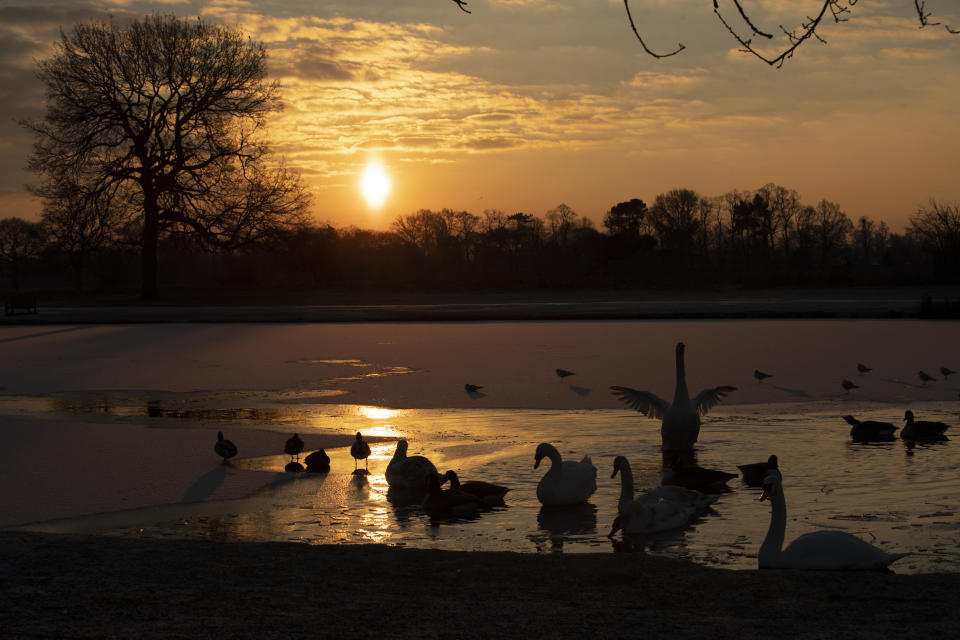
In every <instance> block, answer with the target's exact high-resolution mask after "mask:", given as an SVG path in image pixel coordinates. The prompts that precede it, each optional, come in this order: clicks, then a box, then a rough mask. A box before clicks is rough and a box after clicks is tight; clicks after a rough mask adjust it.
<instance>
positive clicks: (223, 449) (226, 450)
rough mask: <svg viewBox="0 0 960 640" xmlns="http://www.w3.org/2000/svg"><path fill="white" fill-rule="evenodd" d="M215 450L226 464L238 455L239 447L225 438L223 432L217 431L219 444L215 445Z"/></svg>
mask: <svg viewBox="0 0 960 640" xmlns="http://www.w3.org/2000/svg"><path fill="white" fill-rule="evenodd" d="M213 450H214V451H215V452H216V454H217V455H218V456H220V457H221V458H223V462H224V464H226V462H227V460H229V459H230V458H232V457H234V456H235V455H237V445H235V444H233V443H232V442H231V441H229V440H227V439H226V438H224V437H223V432H222V431H217V442H216V444H214V445H213Z"/></svg>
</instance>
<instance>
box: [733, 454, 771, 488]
mask: <svg viewBox="0 0 960 640" xmlns="http://www.w3.org/2000/svg"><path fill="white" fill-rule="evenodd" d="M737 469H740V475H741V476H742V477H743V481H744V483H746V485H747V486H748V487H759V486H760V485H762V484H763V479H764V478H766V477H767V473H769V472H770V470H771V469H777V471H779V464H778V462H777V456H770V457H769V458H767V461H766V462H752V463H750V464H739V465H737Z"/></svg>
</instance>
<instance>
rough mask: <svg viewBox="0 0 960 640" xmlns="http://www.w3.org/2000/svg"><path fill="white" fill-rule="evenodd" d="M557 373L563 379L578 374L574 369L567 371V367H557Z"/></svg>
mask: <svg viewBox="0 0 960 640" xmlns="http://www.w3.org/2000/svg"><path fill="white" fill-rule="evenodd" d="M557 375H558V376H560V379H561V380H563V379H564V378H566V377H567V376H573V375H576V374H575V373H574V372H573V371H567V370H566V369H557Z"/></svg>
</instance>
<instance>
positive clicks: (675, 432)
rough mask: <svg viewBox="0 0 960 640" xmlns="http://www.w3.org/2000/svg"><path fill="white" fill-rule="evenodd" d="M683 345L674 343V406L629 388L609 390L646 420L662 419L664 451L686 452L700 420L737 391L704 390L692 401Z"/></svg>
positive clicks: (661, 434) (731, 388) (661, 437)
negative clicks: (675, 371)
mask: <svg viewBox="0 0 960 640" xmlns="http://www.w3.org/2000/svg"><path fill="white" fill-rule="evenodd" d="M684 350H685V347H684V344H683V343H682V342H678V343H677V347H676V365H677V384H676V388H675V390H674V392H673V402H672V403H668V402H667V401H665V400H663V399H662V398H659V397H657V396H656V395H655V394H653V393H650V392H649V391H637V390H635V389H630V388H628V387H610V389H611V391H613V393H614V395H616V396H617V397H619V398H620V399H621V400H622V401H624V402H625V403H627V405H628V406H630V407H631V408H632V409H635V410H637V411H639V412H640V413H642V414H643V415H645V416H647V417H648V418H661V419H662V422H661V424H660V439H661V447H662V449H663V450H664V451H689V450H691V449H693V445H694V443H695V442H696V441H697V437H698V436H699V435H700V416H702V415H706V413H707V412H708V411H709V410H710V409H711V408H713V407H714V406H715V405H716V404H717V403H718V402H720V401H721V400H722V399H723V398H725V397H727V394H729V393H730V392H732V391H736V390H737V388H736V387H730V386H721V387H713V388H711V389H704V390H703V391H701V392H700V393H698V394H697V395H696V397H694V398H693V400H691V399H690V394H689V392H688V391H687V379H686V372H685V369H684V364H683V356H684Z"/></svg>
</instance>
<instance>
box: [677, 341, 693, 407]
mask: <svg viewBox="0 0 960 640" xmlns="http://www.w3.org/2000/svg"><path fill="white" fill-rule="evenodd" d="M689 399H690V393H689V392H688V391H687V373H686V369H685V367H684V364H683V351H682V350H681V349H677V388H676V390H675V391H674V393H673V404H674V405H677V404H680V403H681V402H686V401H688V400H689Z"/></svg>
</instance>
